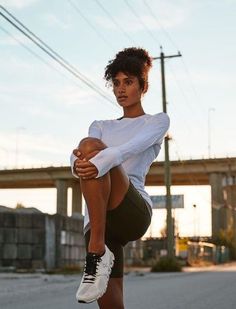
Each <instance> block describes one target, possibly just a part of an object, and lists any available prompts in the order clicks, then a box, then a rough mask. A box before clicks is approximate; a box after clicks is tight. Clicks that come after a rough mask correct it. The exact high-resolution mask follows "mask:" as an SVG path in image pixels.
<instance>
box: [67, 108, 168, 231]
mask: <svg viewBox="0 0 236 309" xmlns="http://www.w3.org/2000/svg"><path fill="white" fill-rule="evenodd" d="M168 128H169V117H168V115H167V114H165V113H159V114H155V115H149V114H145V115H142V116H139V117H135V118H121V119H114V120H100V121H94V122H93V123H92V124H91V125H90V127H89V136H90V137H96V138H99V139H101V140H102V141H103V142H104V143H105V144H106V145H107V148H106V149H104V150H102V151H100V152H99V153H98V154H97V155H96V156H94V157H93V158H92V159H90V162H91V163H93V164H94V165H95V166H96V168H97V170H98V175H97V177H101V176H103V175H104V174H106V173H107V172H108V171H109V170H110V169H111V168H113V167H115V166H118V165H120V164H122V166H123V168H124V170H125V171H126V173H127V175H128V176H129V179H130V181H131V182H132V184H133V185H134V186H135V188H136V189H137V190H138V191H139V192H140V194H141V195H142V196H143V198H144V199H145V200H146V201H147V202H148V204H149V205H151V206H152V201H151V199H150V197H149V195H148V194H147V192H146V191H145V188H144V184H145V177H146V175H147V173H148V170H149V168H150V165H151V163H152V162H153V160H154V159H155V158H156V157H157V156H158V154H159V151H160V149H161V143H162V141H163V138H164V136H165V134H166V132H167V130H168ZM76 159H77V157H76V156H75V155H74V154H72V155H71V168H72V173H73V174H74V176H75V177H78V176H76V175H75V173H74V172H73V166H74V162H75V160H76ZM88 223H89V218H88V213H87V209H86V211H85V219H84V226H87V224H88Z"/></svg>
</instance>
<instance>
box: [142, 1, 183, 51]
mask: <svg viewBox="0 0 236 309" xmlns="http://www.w3.org/2000/svg"><path fill="white" fill-rule="evenodd" d="M143 3H144V5H145V6H146V8H147V9H148V12H149V13H150V14H151V16H152V17H153V18H154V20H155V21H156V23H157V25H158V26H159V27H160V28H161V29H162V31H163V32H164V33H165V34H166V36H167V37H168V39H169V41H170V42H171V43H172V45H173V46H174V47H175V48H176V49H177V50H179V48H178V46H177V45H176V44H175V42H174V41H173V40H172V38H171V36H170V35H169V33H168V32H167V31H166V29H165V28H164V27H163V26H162V24H161V23H160V21H159V20H158V19H157V17H156V15H155V14H154V13H153V10H152V8H151V7H150V5H149V4H148V3H147V1H146V0H143Z"/></svg>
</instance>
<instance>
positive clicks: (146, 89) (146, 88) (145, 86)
mask: <svg viewBox="0 0 236 309" xmlns="http://www.w3.org/2000/svg"><path fill="white" fill-rule="evenodd" d="M147 91H148V82H147V81H145V83H144V88H143V94H144V93H146V92H147Z"/></svg>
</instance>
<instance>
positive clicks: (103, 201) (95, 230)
mask: <svg viewBox="0 0 236 309" xmlns="http://www.w3.org/2000/svg"><path fill="white" fill-rule="evenodd" d="M105 148H106V145H105V144H104V143H103V142H102V141H100V140H98V139H96V138H85V139H83V140H82V141H81V142H80V145H79V151H80V152H81V154H82V157H85V158H91V156H90V154H93V153H96V152H99V151H101V150H102V149H105ZM80 183H81V190H82V192H83V196H84V198H85V201H86V204H87V208H88V213H89V221H90V229H91V234H90V241H89V246H88V251H89V252H94V253H98V254H101V253H103V252H104V250H105V224H106V211H107V210H108V209H109V210H111V209H114V208H116V207H117V206H118V205H119V204H120V202H121V201H122V200H123V198H124V196H125V194H126V192H127V190H128V187H129V179H128V177H127V175H126V173H125V172H124V170H123V168H122V167H121V166H117V167H115V168H113V169H111V170H110V171H109V172H108V173H107V174H105V175H104V176H102V177H99V178H93V179H81V180H80Z"/></svg>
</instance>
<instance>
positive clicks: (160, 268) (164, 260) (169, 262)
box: [151, 256, 182, 272]
mask: <svg viewBox="0 0 236 309" xmlns="http://www.w3.org/2000/svg"><path fill="white" fill-rule="evenodd" d="M180 271H182V266H181V264H180V262H179V261H178V260H177V259H176V258H170V257H167V256H164V257H161V258H160V259H159V260H158V261H157V262H156V263H155V264H153V266H152V268H151V272H180Z"/></svg>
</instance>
